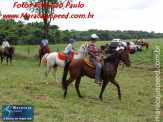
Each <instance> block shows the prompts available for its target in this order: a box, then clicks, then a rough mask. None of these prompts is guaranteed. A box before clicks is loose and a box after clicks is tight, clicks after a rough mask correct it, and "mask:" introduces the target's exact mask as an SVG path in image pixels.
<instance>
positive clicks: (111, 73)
mask: <svg viewBox="0 0 163 122" xmlns="http://www.w3.org/2000/svg"><path fill="white" fill-rule="evenodd" d="M121 60H122V61H123V63H124V64H125V65H126V66H130V65H131V64H130V58H129V55H128V54H127V53H126V51H125V50H119V51H116V52H114V53H113V54H112V55H110V56H108V57H107V58H106V59H104V65H103V67H102V69H101V79H102V80H103V85H102V89H101V93H100V96H99V98H100V99H101V100H102V94H103V92H104V90H105V87H106V85H107V84H108V82H109V81H110V82H112V83H113V84H114V85H115V86H116V87H117V89H118V98H119V100H121V91H120V86H119V84H118V83H117V82H116V80H115V77H116V74H117V68H118V64H119V62H120V61H121ZM68 70H69V72H70V78H69V79H68V80H67V81H66V77H67V74H68ZM84 75H86V76H87V77H89V78H93V79H94V78H95V69H93V68H91V67H89V66H87V64H86V63H85V61H84V59H74V60H72V61H69V62H68V63H67V64H66V65H65V67H64V73H63V77H62V87H63V89H64V98H65V97H66V95H67V88H68V85H69V84H70V83H71V82H73V81H74V80H75V79H76V83H75V87H76V91H77V94H78V97H80V98H82V96H81V94H80V91H79V84H80V80H81V76H84Z"/></svg>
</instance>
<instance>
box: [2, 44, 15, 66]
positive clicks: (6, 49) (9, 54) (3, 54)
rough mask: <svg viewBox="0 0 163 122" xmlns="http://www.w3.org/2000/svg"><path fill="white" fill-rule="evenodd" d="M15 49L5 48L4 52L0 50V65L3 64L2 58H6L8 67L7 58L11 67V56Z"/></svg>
mask: <svg viewBox="0 0 163 122" xmlns="http://www.w3.org/2000/svg"><path fill="white" fill-rule="evenodd" d="M14 51H15V47H6V48H5V50H4V51H2V50H0V55H1V65H2V63H3V58H4V57H3V56H6V57H7V65H8V58H10V65H12V56H13V54H14Z"/></svg>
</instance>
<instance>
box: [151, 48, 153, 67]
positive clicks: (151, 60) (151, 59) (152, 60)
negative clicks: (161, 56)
mask: <svg viewBox="0 0 163 122" xmlns="http://www.w3.org/2000/svg"><path fill="white" fill-rule="evenodd" d="M151 64H152V65H153V50H152V52H151Z"/></svg>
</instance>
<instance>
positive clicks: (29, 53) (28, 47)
mask: <svg viewBox="0 0 163 122" xmlns="http://www.w3.org/2000/svg"><path fill="white" fill-rule="evenodd" d="M29 54H30V50H29V46H28V55H29Z"/></svg>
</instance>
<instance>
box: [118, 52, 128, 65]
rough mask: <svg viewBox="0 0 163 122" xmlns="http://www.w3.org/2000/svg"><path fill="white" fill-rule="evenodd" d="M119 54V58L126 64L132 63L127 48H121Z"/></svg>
mask: <svg viewBox="0 0 163 122" xmlns="http://www.w3.org/2000/svg"><path fill="white" fill-rule="evenodd" d="M118 55H119V60H122V61H123V63H124V64H125V65H126V66H130V65H131V62H130V57H129V54H128V53H127V52H126V50H123V49H120V50H119V51H118Z"/></svg>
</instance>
